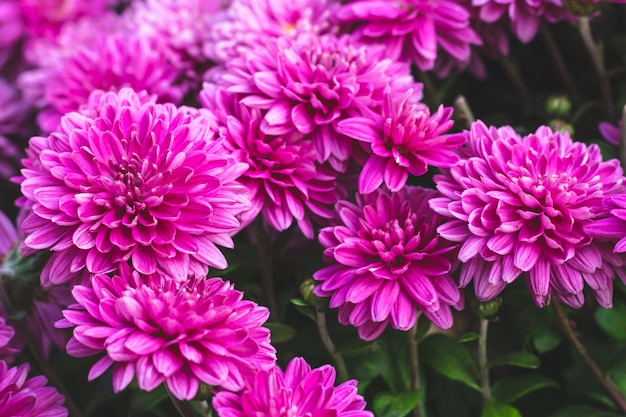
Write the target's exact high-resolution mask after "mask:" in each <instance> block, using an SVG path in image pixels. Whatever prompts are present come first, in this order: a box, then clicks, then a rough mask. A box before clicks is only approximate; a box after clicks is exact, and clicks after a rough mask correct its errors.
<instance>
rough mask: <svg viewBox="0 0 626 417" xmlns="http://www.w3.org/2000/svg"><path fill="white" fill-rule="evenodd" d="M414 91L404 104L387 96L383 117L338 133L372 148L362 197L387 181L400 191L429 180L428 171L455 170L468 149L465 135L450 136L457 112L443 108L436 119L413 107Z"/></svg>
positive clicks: (347, 123)
mask: <svg viewBox="0 0 626 417" xmlns="http://www.w3.org/2000/svg"><path fill="white" fill-rule="evenodd" d="M412 95H413V91H412V90H410V91H409V92H407V94H406V95H405V96H404V98H403V99H402V101H400V102H394V97H393V96H392V95H391V94H390V92H389V91H387V92H386V94H385V99H384V101H383V106H382V115H381V114H373V115H370V117H352V118H347V119H344V120H341V121H340V122H339V123H338V124H337V131H338V132H339V133H341V134H343V135H346V136H348V137H351V138H354V139H357V140H359V141H362V142H365V143H369V145H370V146H369V147H370V148H371V151H370V156H369V158H368V159H367V162H365V165H364V166H363V170H362V171H361V174H360V176H359V192H360V193H362V194H367V193H371V192H373V191H374V190H376V189H377V188H378V187H379V186H380V185H381V184H382V183H383V181H384V183H385V185H386V186H387V187H388V188H389V189H390V190H391V191H398V190H399V189H401V188H402V187H403V186H404V185H405V184H406V181H407V179H408V177H409V174H412V175H418V176H419V175H423V174H425V173H426V171H427V170H428V165H429V164H430V165H433V166H436V167H449V166H451V165H453V164H454V163H455V162H456V161H458V159H459V158H458V156H457V154H456V153H454V152H453V150H454V149H456V148H458V147H460V146H461V145H463V143H465V135H464V134H462V133H457V134H449V135H446V134H444V133H445V132H447V131H448V130H450V128H451V127H452V125H453V124H454V121H453V120H451V116H452V112H453V109H452V108H451V107H443V105H441V106H439V109H438V110H437V112H436V113H435V114H433V115H431V114H430V110H429V109H428V107H426V105H424V104H421V103H414V102H411V101H410V98H411V96H412Z"/></svg>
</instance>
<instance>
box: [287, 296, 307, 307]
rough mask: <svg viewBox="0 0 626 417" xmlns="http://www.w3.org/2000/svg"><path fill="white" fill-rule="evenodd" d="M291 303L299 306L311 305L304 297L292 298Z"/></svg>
mask: <svg viewBox="0 0 626 417" xmlns="http://www.w3.org/2000/svg"><path fill="white" fill-rule="evenodd" d="M291 304H293V305H295V306H299V307H310V306H311V304H309V303H307V302H306V301H304V300H303V299H302V298H292V299H291Z"/></svg>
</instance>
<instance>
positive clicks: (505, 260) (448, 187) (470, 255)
mask: <svg viewBox="0 0 626 417" xmlns="http://www.w3.org/2000/svg"><path fill="white" fill-rule="evenodd" d="M434 179H435V183H436V184H437V189H438V190H439V191H440V192H441V193H442V194H443V197H439V198H434V199H432V200H431V202H430V204H431V207H432V208H433V209H434V210H435V211H437V212H438V213H440V214H442V215H444V216H446V217H449V218H450V220H449V221H448V222H446V223H445V224H443V225H442V226H440V227H439V229H438V230H439V233H440V234H441V235H442V236H443V237H445V238H447V239H449V240H452V241H454V242H459V243H461V248H460V250H459V255H458V257H459V260H460V261H461V262H463V266H462V270H461V278H460V284H461V286H466V285H467V284H469V282H470V281H471V280H472V279H473V280H474V291H475V293H476V296H477V297H478V299H479V300H481V301H486V300H489V299H492V298H493V297H495V296H497V295H498V294H499V293H500V292H501V291H502V290H503V289H504V287H505V286H506V285H507V284H509V283H511V282H513V281H514V280H515V279H516V278H517V277H519V276H520V275H522V274H524V276H525V277H526V279H527V282H528V286H529V289H530V291H531V293H532V295H533V297H534V299H535V302H536V303H537V305H539V306H544V305H546V304H548V303H549V302H550V297H551V296H555V297H557V298H558V299H559V300H561V301H563V302H564V303H566V304H567V305H569V306H572V307H581V306H582V305H583V303H584V295H583V289H584V284H585V283H586V284H587V285H589V287H591V289H592V290H593V291H594V293H595V295H596V299H597V300H598V302H599V303H600V304H601V305H603V306H605V307H606V306H609V305H610V303H611V298H612V296H611V295H612V288H613V285H612V281H613V278H614V277H615V274H616V273H617V272H618V270H619V269H620V268H621V265H622V264H623V262H622V261H621V260H620V259H617V258H616V257H613V256H610V255H611V254H610V251H607V250H606V247H605V246H604V245H599V244H597V242H595V241H594V240H593V239H592V238H591V237H590V236H589V234H588V233H587V232H585V230H584V228H585V226H586V225H587V224H589V223H590V222H591V221H592V220H593V219H594V218H595V217H597V216H598V214H599V212H600V209H601V202H602V198H603V197H604V196H606V195H611V194H614V193H618V192H623V191H624V186H623V182H624V178H623V177H622V170H621V168H620V166H619V162H618V161H616V160H611V161H607V162H604V161H602V155H601V154H600V149H599V148H598V147H597V146H596V145H590V146H586V145H585V144H583V143H581V142H573V141H572V140H571V139H570V137H569V134H568V133H560V132H556V133H555V132H552V131H551V130H550V129H549V128H547V127H540V128H539V129H538V130H537V132H536V133H534V134H530V135H528V136H525V137H521V136H519V135H518V134H517V133H515V131H513V129H512V128H510V127H503V128H499V129H496V128H494V127H491V128H488V127H487V126H485V125H484V124H483V123H482V122H480V121H479V122H476V123H474V124H473V125H472V127H471V129H470V132H469V140H468V148H466V149H465V150H464V154H463V158H462V159H461V161H459V162H458V163H457V164H456V165H455V166H453V167H451V168H449V169H444V170H443V172H442V174H440V175H436V176H435V178H434Z"/></svg>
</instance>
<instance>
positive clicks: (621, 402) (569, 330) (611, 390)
mask: <svg viewBox="0 0 626 417" xmlns="http://www.w3.org/2000/svg"><path fill="white" fill-rule="evenodd" d="M552 307H553V309H554V312H555V313H556V317H557V318H558V320H559V324H560V325H561V330H563V333H564V334H565V337H567V339H568V340H569V341H570V343H571V344H572V346H574V349H576V352H577V353H578V355H579V356H580V358H581V359H582V360H583V362H584V363H585V365H587V367H588V368H589V370H590V371H591V373H592V374H593V375H594V376H595V377H596V379H597V380H598V381H599V382H600V384H602V386H603V387H604V389H605V390H606V392H607V393H608V394H609V395H610V396H611V398H612V399H613V401H615V403H616V404H617V405H618V407H619V408H620V409H621V410H622V411H623V412H624V413H626V399H624V397H623V396H622V395H621V394H620V392H619V391H618V390H617V388H616V387H615V385H614V384H613V382H612V381H611V380H610V379H609V378H607V377H606V375H604V372H603V371H602V369H600V366H598V364H597V363H596V361H594V360H593V358H592V357H591V356H590V355H589V352H587V349H586V348H585V346H584V345H583V344H582V342H581V341H580V340H579V339H578V336H577V335H576V332H575V331H574V328H573V326H572V324H571V322H570V321H569V319H568V318H567V315H566V314H565V310H564V309H563V306H562V305H561V303H559V302H558V301H557V300H553V301H552Z"/></svg>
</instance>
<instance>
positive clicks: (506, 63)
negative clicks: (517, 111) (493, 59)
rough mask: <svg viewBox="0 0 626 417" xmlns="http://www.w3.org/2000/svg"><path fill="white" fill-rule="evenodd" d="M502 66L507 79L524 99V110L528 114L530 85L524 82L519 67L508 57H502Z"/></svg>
mask: <svg viewBox="0 0 626 417" xmlns="http://www.w3.org/2000/svg"><path fill="white" fill-rule="evenodd" d="M500 64H501V65H502V69H504V72H505V73H506V75H507V77H509V80H510V81H511V83H512V84H513V87H514V88H515V91H516V92H517V94H519V96H520V98H521V99H522V108H523V111H524V112H525V113H526V112H528V109H529V102H528V97H530V90H529V89H528V85H527V84H526V81H525V80H524V77H523V76H522V74H521V73H520V72H519V69H518V68H517V66H516V65H515V64H514V63H513V61H511V58H510V57H509V56H508V55H503V56H502V57H500Z"/></svg>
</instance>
